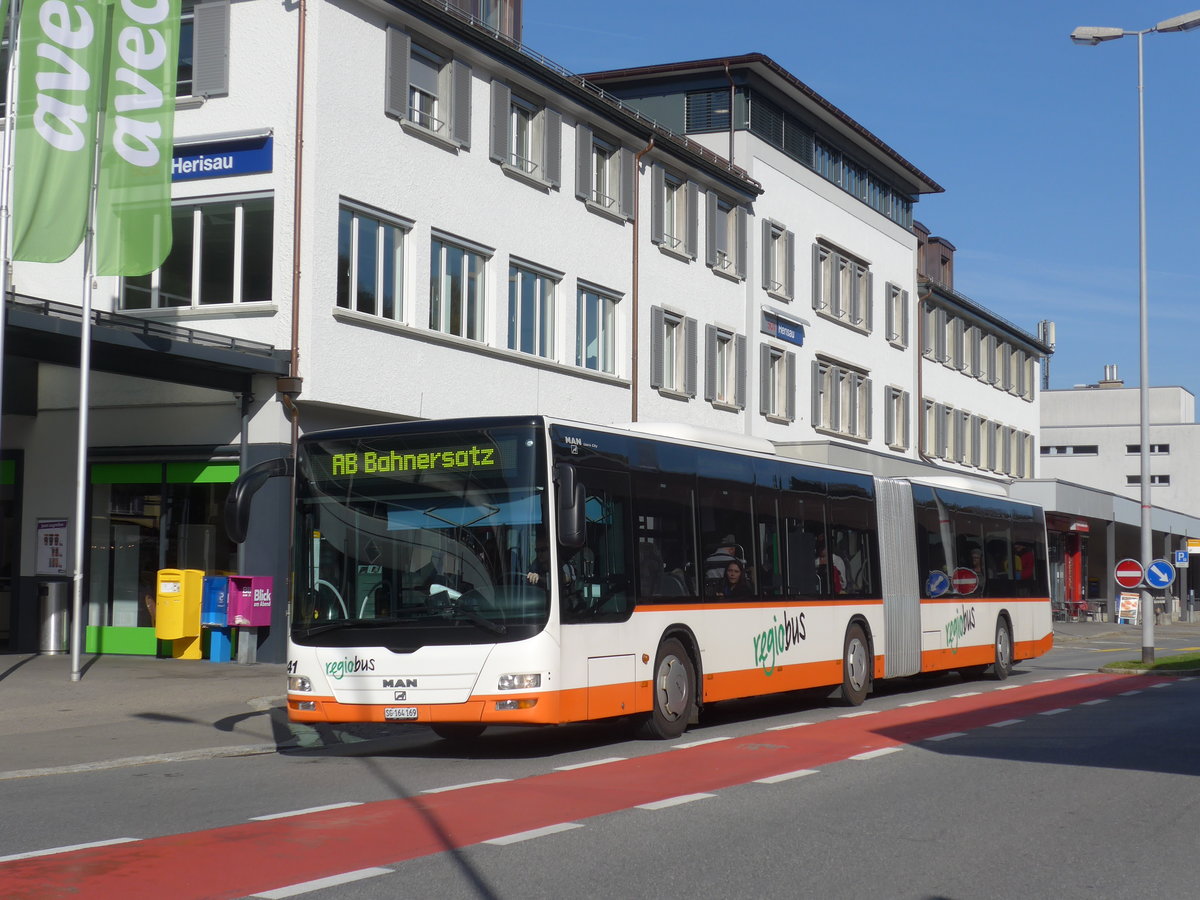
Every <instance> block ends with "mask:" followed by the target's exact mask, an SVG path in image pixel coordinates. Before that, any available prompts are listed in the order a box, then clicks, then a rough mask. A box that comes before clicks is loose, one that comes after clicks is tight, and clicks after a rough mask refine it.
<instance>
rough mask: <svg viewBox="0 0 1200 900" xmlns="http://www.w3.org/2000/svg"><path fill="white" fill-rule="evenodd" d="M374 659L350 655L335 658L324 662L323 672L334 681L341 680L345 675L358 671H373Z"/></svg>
mask: <svg viewBox="0 0 1200 900" xmlns="http://www.w3.org/2000/svg"><path fill="white" fill-rule="evenodd" d="M374 671H375V660H373V659H360V658H359V657H357V656H350V657H347V658H346V659H335V660H332V661H331V662H327V663H325V674H326V675H328V676H329V677H330V678H332V679H334V680H335V681H341V680H342V677H343V676H345V675H357V674H358V673H359V672H374Z"/></svg>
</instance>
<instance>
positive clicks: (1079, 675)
mask: <svg viewBox="0 0 1200 900" xmlns="http://www.w3.org/2000/svg"><path fill="white" fill-rule="evenodd" d="M1095 674H1096V673H1095V672H1071V673H1070V674H1069V675H1064V676H1063V678H1082V677H1083V676H1084V675H1095Z"/></svg>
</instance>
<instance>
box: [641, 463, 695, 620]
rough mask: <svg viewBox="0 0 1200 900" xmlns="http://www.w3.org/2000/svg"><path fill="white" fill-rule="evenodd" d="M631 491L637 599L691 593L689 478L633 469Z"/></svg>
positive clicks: (692, 544) (692, 538) (692, 539)
mask: <svg viewBox="0 0 1200 900" xmlns="http://www.w3.org/2000/svg"><path fill="white" fill-rule="evenodd" d="M633 494H634V498H635V499H634V515H635V519H634V521H635V525H636V540H637V543H638V544H639V549H638V565H639V570H638V585H639V587H640V593H639V598H640V599H646V598H650V597H676V598H678V597H692V596H695V594H696V573H697V567H696V538H695V533H694V526H693V502H692V498H693V495H694V490H693V487H692V481H691V479H688V478H683V477H670V476H662V475H657V474H656V475H646V474H644V473H634V476H633ZM640 545H647V546H646V548H645V549H642V547H641V546H640Z"/></svg>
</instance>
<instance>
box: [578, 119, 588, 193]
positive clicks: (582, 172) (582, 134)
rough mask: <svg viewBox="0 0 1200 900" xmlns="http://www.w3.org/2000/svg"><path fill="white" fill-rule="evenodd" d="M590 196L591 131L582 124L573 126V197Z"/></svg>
mask: <svg viewBox="0 0 1200 900" xmlns="http://www.w3.org/2000/svg"><path fill="white" fill-rule="evenodd" d="M591 195H592V129H590V128H588V127H587V126H586V125H584V124H583V123H582V122H581V123H579V124H578V125H576V126H575V196H576V197H578V198H579V199H580V200H587V199H588V197H590V196H591Z"/></svg>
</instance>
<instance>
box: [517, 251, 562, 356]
mask: <svg viewBox="0 0 1200 900" xmlns="http://www.w3.org/2000/svg"><path fill="white" fill-rule="evenodd" d="M556 284H557V279H556V278H553V277H551V276H550V275H548V274H546V273H544V272H537V271H534V270H533V269H530V268H526V267H525V266H520V265H517V264H516V263H513V264H510V265H509V267H508V346H509V349H510V350H520V351H521V352H522V353H532V354H534V355H536V356H545V357H552V356H554V289H555V285H556Z"/></svg>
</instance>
